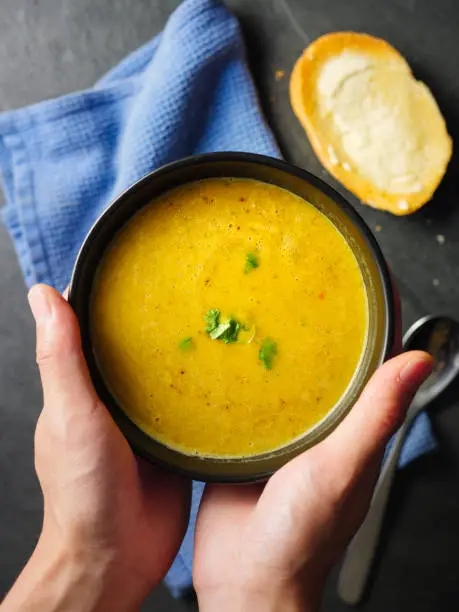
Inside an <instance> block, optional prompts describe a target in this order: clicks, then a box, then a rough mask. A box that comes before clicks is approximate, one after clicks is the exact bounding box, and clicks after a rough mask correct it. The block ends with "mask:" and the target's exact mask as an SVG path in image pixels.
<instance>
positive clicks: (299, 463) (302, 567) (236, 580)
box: [193, 351, 432, 612]
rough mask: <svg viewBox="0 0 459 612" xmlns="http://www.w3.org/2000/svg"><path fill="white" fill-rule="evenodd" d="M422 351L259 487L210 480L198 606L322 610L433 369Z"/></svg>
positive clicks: (402, 359) (396, 364)
mask: <svg viewBox="0 0 459 612" xmlns="http://www.w3.org/2000/svg"><path fill="white" fill-rule="evenodd" d="M431 369H432V360H431V358H430V357H429V356H428V355H427V354H426V353H421V352H418V351H416V352H411V353H405V354H402V355H399V356H398V357H395V358H393V359H392V360H390V361H388V362H387V363H386V364H384V365H383V366H382V367H381V368H380V369H379V370H378V371H377V372H376V373H375V375H374V376H373V378H372V379H371V381H370V382H369V384H368V385H367V387H366V389H365V391H364V392H363V394H362V395H361V397H360V399H359V401H358V402H357V403H356V405H355V406H354V408H353V409H352V411H351V412H350V413H349V415H348V416H347V417H346V418H345V419H344V421H343V422H342V423H341V424H340V426H339V427H338V428H337V429H336V430H335V431H334V432H333V433H332V434H331V435H330V436H329V437H328V438H326V439H325V440H324V441H323V442H321V443H320V444H318V445H317V446H315V447H313V448H312V449H310V450H308V451H306V452H305V453H303V454H302V455H300V456H298V457H296V458H295V459H294V460H293V461H291V462H290V463H288V464H287V465H285V466H284V467H283V468H282V469H281V470H279V471H278V472H277V473H276V474H275V475H274V476H272V477H271V479H270V480H269V481H268V483H267V484H266V486H264V487H263V485H250V486H241V485H239V486H238V485H210V486H208V487H207V488H206V491H205V495H204V498H203V501H202V503H201V508H200V511H199V516H198V521H197V525H196V541H195V559H194V569H193V571H194V584H195V589H196V592H197V594H198V599H199V603H200V610H201V612H206V611H207V610H211V611H213V610H219V612H225V611H226V610H227V609H228V610H235V609H237V610H238V612H244V611H245V610H250V612H258V610H263V612H270V611H273V612H274V611H277V610H282V612H290V611H294V610H302V611H305V610H307V611H308V612H310V611H313V610H317V609H318V608H319V606H320V600H321V596H322V590H323V584H324V581H325V578H326V576H327V573H328V572H329V570H330V568H331V566H332V565H333V564H334V563H335V562H336V561H337V559H338V558H339V556H340V555H341V553H342V552H343V551H344V549H345V547H346V545H347V544H348V542H349V541H350V539H351V537H352V536H353V534H354V533H355V531H356V530H357V528H358V526H359V525H360V523H361V522H362V520H363V519H364V517H365V515H366V512H367V510H368V507H369V502H370V499H371V494H372V490H373V487H374V484H375V482H376V479H377V475H378V471H379V467H380V464H381V459H382V456H383V452H384V448H385V445H386V444H387V442H388V440H389V438H390V437H391V435H392V434H393V433H394V431H395V430H396V429H397V427H398V426H399V425H400V424H401V421H402V420H403V418H404V416H405V413H406V410H407V408H408V406H409V404H410V402H411V399H412V397H413V395H414V393H415V392H416V391H417V389H418V387H419V386H420V384H421V383H422V382H423V381H424V379H425V378H426V377H427V376H428V375H429V373H430V372H431Z"/></svg>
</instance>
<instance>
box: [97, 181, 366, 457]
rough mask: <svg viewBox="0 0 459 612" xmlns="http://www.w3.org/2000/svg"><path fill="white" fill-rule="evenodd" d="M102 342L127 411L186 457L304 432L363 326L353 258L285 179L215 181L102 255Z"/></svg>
mask: <svg viewBox="0 0 459 612" xmlns="http://www.w3.org/2000/svg"><path fill="white" fill-rule="evenodd" d="M91 310H92V312H91V319H92V341H93V347H94V352H95V355H96V358H97V361H98V363H99V367H100V369H101V371H102V373H103V376H104V378H105V381H106V383H107V385H108V387H109V388H110V390H111V392H112V393H113V394H114V396H115V397H116V399H117V401H118V402H119V403H120V405H121V406H122V408H123V410H124V411H125V412H126V414H127V415H128V416H129V417H130V418H131V420H132V421H134V422H135V423H136V424H137V425H139V426H140V427H141V428H142V429H143V430H144V431H145V432H147V433H148V434H149V435H150V436H152V437H153V438H155V439H157V440H159V441H161V442H163V443H165V444H166V445H168V446H170V447H172V448H175V449H179V450H181V451H182V452H185V453H188V454H195V453H197V454H200V455H207V456H219V457H225V456H226V457H228V456H250V455H254V454H258V453H260V452H264V451H269V450H273V449H275V448H277V447H279V446H282V445H284V444H285V443H286V442H288V441H291V440H292V439H294V438H297V437H298V436H300V435H301V434H303V433H304V432H306V431H307V430H308V429H310V428H311V427H312V426H313V425H315V424H316V423H317V422H318V421H320V420H321V419H322V418H323V417H324V416H325V415H326V414H327V413H328V412H329V411H330V409H331V408H332V407H333V406H334V405H335V403H336V402H337V401H338V399H339V398H340V396H341V395H342V393H343V392H344V390H345V389H346V387H347V386H348V384H349V382H350V380H351V378H352V376H353V374H354V371H355V369H356V367H357V364H358V362H359V359H360V357H361V354H362V350H363V346H364V342H365V337H366V332H367V298H366V294H365V290H364V286H363V280H362V276H361V273H360V270H359V268H358V264H357V261H356V259H355V257H354V255H353V254H352V252H351V250H350V248H349V247H348V246H347V244H346V242H345V240H344V238H343V237H342V235H341V234H340V233H339V232H338V231H337V230H336V229H335V227H334V226H333V225H332V223H331V222H330V221H329V220H328V219H327V218H326V217H325V216H324V215H322V214H321V213H320V212H319V211H318V210H317V209H316V208H314V207H313V206H312V205H311V204H309V203H308V202H305V201H304V200H302V199H301V198H299V197H297V196H295V195H293V194H291V193H290V192H288V191H285V190H283V189H281V188H279V187H275V186H272V185H268V184H265V183H262V182H258V181H253V180H248V179H222V178H219V179H207V180H203V181H199V182H195V183H191V184H187V185H185V186H181V187H179V188H177V189H175V190H172V191H170V192H168V193H167V194H165V195H164V196H162V197H160V198H159V199H157V200H155V201H154V202H152V203H151V204H149V205H148V206H146V207H145V208H144V209H143V210H141V211H140V212H139V213H137V215H136V216H134V217H133V218H132V219H131V220H130V221H129V222H128V223H127V224H126V225H125V226H124V227H123V228H122V229H121V230H120V232H119V233H118V234H117V235H116V236H115V238H114V240H113V241H112V243H111V245H110V246H109V248H108V250H107V251H106V253H105V255H104V256H103V258H102V261H101V264H100V269H99V270H98V274H97V276H96V281H95V284H94V289H93V295H92V306H91Z"/></svg>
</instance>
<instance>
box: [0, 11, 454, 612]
mask: <svg viewBox="0 0 459 612" xmlns="http://www.w3.org/2000/svg"><path fill="white" fill-rule="evenodd" d="M177 4H178V1H177V0H97V1H96V0H1V3H0V57H1V61H0V110H8V109H11V108H15V107H19V106H22V105H25V104H30V103H33V102H38V101H40V100H42V99H44V98H46V97H52V96H56V95H60V94H63V93H67V92H70V91H74V90H75V89H80V88H84V87H87V86H89V85H91V84H92V83H93V82H94V81H95V80H96V79H97V78H98V77H99V76H100V75H101V74H103V73H104V71H106V70H107V69H108V68H110V67H111V66H112V65H113V64H114V63H116V62H117V61H118V60H120V59H121V58H122V57H123V56H124V55H125V54H126V53H127V52H129V51H131V50H133V49H135V48H136V47H137V46H139V45H140V44H142V43H143V42H145V41H147V40H148V39H149V38H150V37H151V36H153V35H154V34H155V33H156V32H157V31H159V30H160V29H161V28H162V26H163V24H164V22H165V20H166V19H167V16H168V14H169V13H170V11H171V10H172V9H173V8H174V7H175V6H177ZM227 4H228V6H229V7H230V8H231V9H232V10H234V12H235V13H236V14H237V15H238V16H239V17H240V18H241V22H242V25H243V29H244V33H245V36H246V41H247V44H248V55H249V60H250V63H251V66H252V68H253V71H254V75H255V78H256V81H257V85H258V86H259V89H260V93H261V101H262V106H263V108H264V110H265V112H266V114H267V117H268V119H269V121H270V123H271V125H272V127H273V128H274V130H275V133H276V135H277V137H278V139H279V142H280V144H281V146H282V148H283V151H284V153H285V155H286V157H287V158H288V159H290V160H291V161H294V162H295V163H297V164H298V165H300V166H303V167H305V168H307V169H309V170H311V171H313V172H315V173H316V174H319V175H321V176H323V177H324V178H325V179H326V180H328V181H329V182H330V183H332V184H335V183H334V181H333V180H332V179H331V178H330V177H329V176H328V175H327V174H326V173H325V171H324V170H323V169H322V168H321V166H320V165H319V163H318V162H317V160H316V159H315V157H314V155H313V153H312V150H311V147H310V145H309V143H308V141H307V139H306V137H305V135H304V133H303V131H302V130H301V129H300V127H299V125H298V123H297V122H296V120H295V118H294V116H293V113H292V111H291V109H290V105H289V100H288V74H289V72H290V70H291V67H292V65H293V63H294V61H295V59H296V58H297V56H298V55H299V54H300V52H301V51H302V49H303V47H304V46H305V44H307V42H309V41H310V40H312V39H314V38H315V37H317V36H319V35H320V34H323V33H325V32H328V31H333V30H344V29H351V30H358V31H366V32H370V33H372V34H375V35H379V36H382V37H384V38H386V39H387V40H389V41H390V42H391V43H393V44H394V45H395V46H396V47H398V48H399V50H400V51H402V53H404V54H405V55H406V57H407V58H408V60H409V61H410V63H411V65H412V67H413V69H414V72H415V74H416V75H417V76H418V77H419V78H421V79H422V80H425V81H426V82H427V83H428V84H429V86H430V87H431V88H432V90H433V92H434V94H435V95H436V97H437V99H438V101H439V103H440V106H441V108H442V110H443V112H444V114H445V116H446V119H447V122H448V126H449V130H450V133H451V134H452V136H453V139H454V140H455V141H456V142H459V73H458V66H459V44H458V35H457V22H458V19H459V5H458V4H457V3H456V2H455V0H437V1H436V2H432V1H431V0H389V1H387V2H382V1H380V0H349V1H348V2H343V1H342V0H321V2H317V1H316V0H251V1H248V0H228V2H227ZM277 69H282V70H285V73H286V76H285V78H284V79H282V80H280V81H276V80H275V71H276V70H277ZM457 174H458V158H457V156H455V157H454V159H453V161H452V163H451V165H450V169H449V171H448V174H447V177H446V179H445V180H444V182H443V184H442V185H441V187H440V189H439V190H438V192H437V194H436V196H435V198H434V200H433V202H432V203H431V204H429V205H428V206H426V207H425V209H424V210H422V211H421V212H420V213H418V214H416V215H415V216H413V217H411V218H408V219H398V218H394V217H391V216H389V215H387V214H383V213H379V212H377V211H372V210H370V209H365V208H363V207H362V206H360V205H359V204H358V203H356V202H355V200H354V199H352V201H353V202H354V203H355V204H356V206H357V207H358V210H359V212H361V213H362V214H363V216H364V217H365V219H366V220H367V222H368V223H369V224H370V226H371V227H373V228H375V227H376V226H378V228H379V231H378V232H377V237H378V239H379V241H380V243H381V245H382V247H383V250H384V252H385V254H386V256H387V258H388V260H389V262H390V264H391V267H392V270H393V273H394V275H395V277H396V279H397V281H398V284H399V287H400V291H401V295H402V301H403V310H404V324H405V327H406V326H407V325H408V324H410V323H411V322H412V321H414V319H415V318H417V317H419V316H421V315H423V314H426V313H428V312H444V313H449V314H451V315H453V316H454V315H456V316H458V313H457V306H458V298H459V283H458V281H459V274H458V269H457V263H458V261H459V205H458V189H459V182H458V181H457ZM335 186H336V184H335ZM339 188H340V187H339ZM340 190H341V191H343V189H342V188H340ZM438 235H442V236H444V237H445V244H443V245H441V244H439V243H438V241H437V236H438ZM0 262H1V263H0V598H1V596H2V594H4V593H5V592H6V590H7V589H8V588H9V586H10V585H11V583H12V581H13V580H14V577H15V576H16V575H17V573H18V572H19V570H20V568H21V566H22V564H23V563H24V562H25V560H26V559H27V556H28V555H29V554H30V552H31V550H32V548H33V545H34V542H35V540H36V538H37V535H38V532H39V529H40V522H41V495H40V491H39V487H38V484H37V482H36V479H35V475H34V470H33V456H32V449H33V430H34V424H35V420H36V417H37V415H38V412H39V410H40V404H41V391H40V385H39V381H38V377H37V373H36V369H35V365H34V356H33V352H34V351H33V344H34V339H33V325H32V321H31V317H30V316H29V313H28V310H27V307H26V301H25V289H24V286H23V283H22V278H21V274H20V271H19V268H18V265H17V263H16V259H15V255H14V252H13V249H12V247H11V245H10V242H9V239H8V237H7V235H6V233H5V231H4V230H3V229H0ZM434 279H436V280H435V282H434ZM458 390H459V389H458V388H456V389H453V390H452V391H451V393H449V394H448V395H446V396H445V397H444V398H442V400H441V401H440V402H438V404H437V405H436V406H435V407H434V409H433V410H432V418H433V422H434V426H435V430H436V432H437V435H438V438H439V441H440V450H439V452H438V453H437V454H436V455H435V456H432V457H426V458H423V459H421V460H419V461H417V462H415V463H414V464H413V465H411V466H410V467H408V468H407V469H405V470H404V471H403V472H402V473H401V474H399V476H398V479H397V482H396V486H395V489H394V494H393V498H392V500H391V505H390V512H389V516H388V520H387V524H386V529H385V531H384V537H383V544H382V547H381V551H380V555H379V560H378V563H377V566H376V568H375V572H374V579H373V585H372V587H373V588H372V591H371V595H370V597H369V598H368V601H367V602H366V603H365V604H364V605H363V606H362V608H361V609H362V610H365V611H369V612H383V611H384V612H387V610H390V611H391V612H402V611H405V610H416V611H417V612H447V611H449V610H454V609H457V608H458V606H459V580H458V574H459V526H458V522H457V516H458V515H459V486H458V481H459V478H458V475H459V411H458V409H459V402H458V400H457V397H458ZM337 469H338V468H337ZM187 607H188V606H187V605H185V604H182V603H175V602H173V601H172V600H171V599H170V598H169V596H168V595H167V593H166V592H165V590H164V589H158V591H157V592H156V593H154V594H153V595H152V597H151V599H150V600H149V602H148V603H147V604H146V606H145V610H147V609H148V610H150V609H151V610H153V609H155V610H170V611H174V610H177V611H179V610H185V609H187ZM324 609H325V610H327V611H334V612H339V611H341V610H345V609H346V607H345V606H344V605H343V604H341V603H340V602H339V601H338V599H337V596H336V594H335V576H333V577H332V578H331V579H330V582H329V585H328V589H327V593H326V597H325V603H324Z"/></svg>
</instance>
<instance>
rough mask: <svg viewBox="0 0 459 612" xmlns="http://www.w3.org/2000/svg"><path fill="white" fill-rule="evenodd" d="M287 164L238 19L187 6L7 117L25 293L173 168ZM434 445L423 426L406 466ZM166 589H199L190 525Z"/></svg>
mask: <svg viewBox="0 0 459 612" xmlns="http://www.w3.org/2000/svg"><path fill="white" fill-rule="evenodd" d="M227 150H232V151H250V152H255V153H264V154H266V155H271V156H274V157H279V155H280V153H279V149H278V147H277V145H276V142H275V140H274V138H273V136H272V134H271V132H270V130H269V128H268V126H267V125H266V123H265V121H264V119H263V117H262V114H261V112H260V108H259V104H258V100H257V95H256V91H255V88H254V85H253V82H252V79H251V76H250V73H249V70H248V68H247V64H246V61H245V52H244V45H243V41H242V36H241V31H240V28H239V25H238V22H237V21H236V19H235V18H234V17H232V16H231V15H230V13H228V11H227V10H226V9H225V7H224V6H223V5H222V4H221V3H220V2H218V1H217V0H186V1H185V2H183V4H181V5H180V6H179V8H178V9H177V10H176V11H175V13H173V15H172V16H171V17H170V19H169V21H168V23H167V25H166V28H165V29H164V31H163V33H162V34H160V35H159V36H157V37H156V38H154V39H153V40H152V41H151V42H149V43H148V44H146V45H145V46H143V47H142V48H141V49H139V50H138V51H136V52H134V53H133V54H131V55H129V56H128V57H127V58H126V59H125V60H124V61H123V62H121V64H119V65H118V66H117V67H116V68H115V69H113V70H112V71H110V72H109V73H108V74H107V75H106V76H105V77H104V78H103V79H101V80H100V81H99V82H98V83H96V85H95V86H94V87H92V88H91V89H88V90H86V91H81V92H78V93H76V94H72V95H68V96H64V97H62V98H59V99H56V100H50V101H46V102H43V103H41V104H37V105H34V106H31V107H29V108H25V109H22V110H17V111H12V112H8V113H4V114H3V115H0V168H1V172H2V178H3V187H4V193H5V199H6V206H5V207H4V208H3V211H2V212H3V220H4V222H5V224H6V227H7V228H8V230H9V232H10V235H11V237H12V239H13V242H14V245H15V247H16V251H17V254H18V257H19V261H20V263H21V266H22V270H23V273H24V276H25V279H26V283H27V285H28V286H30V285H33V284H34V283H37V282H43V283H48V284H50V285H53V286H54V287H56V288H57V289H58V290H60V291H62V290H63V289H64V288H65V287H66V285H67V283H68V281H69V278H70V273H71V270H72V266H73V263H74V261H75V256H76V253H77V251H78V248H79V246H80V245H81V242H82V241H83V238H84V236H85V234H86V232H87V231H88V229H89V228H90V227H91V225H92V223H93V222H94V221H95V219H96V218H97V217H98V216H99V215H100V213H101V212H102V211H103V210H104V209H105V207H106V206H107V204H108V203H109V202H110V201H111V200H112V199H113V198H114V197H115V196H116V195H117V194H119V193H120V192H121V191H122V190H124V189H126V188H127V187H128V186H129V185H131V184H132V183H133V182H135V181H137V180H138V179H139V178H141V177H142V176H144V175H145V174H146V173H148V172H150V171H151V170H153V169H154V168H158V167H159V166H162V165H163V164H166V163H167V162H170V161H173V160H176V159H178V158H181V157H186V156H188V155H193V154H196V153H204V152H212V151H227ZM432 444H433V437H432V433H431V430H430V424H429V420H428V418H427V417H426V416H425V415H424V416H422V420H419V421H418V422H417V424H416V427H415V429H414V430H413V432H412V435H411V436H410V439H409V443H408V444H407V446H406V447H405V450H406V452H405V453H404V456H403V461H404V463H406V462H407V460H409V459H412V458H414V457H416V456H417V455H419V454H421V453H423V452H425V451H427V450H429V449H430V448H431V447H432ZM202 486H203V485H202V484H200V483H195V484H194V489H193V504H192V512H191V521H190V527H189V529H188V532H187V534H186V536H185V540H184V542H183V545H182V547H181V549H180V552H179V555H178V557H177V559H176V561H175V562H174V565H173V566H172V568H171V570H170V572H169V574H168V576H167V578H166V582H167V584H168V586H169V588H170V589H171V591H172V592H173V594H174V595H180V594H182V593H183V592H184V591H185V590H186V589H189V588H190V587H191V564H192V558H193V525H194V521H195V518H196V512H197V508H198V506H199V501H200V497H201V493H202Z"/></svg>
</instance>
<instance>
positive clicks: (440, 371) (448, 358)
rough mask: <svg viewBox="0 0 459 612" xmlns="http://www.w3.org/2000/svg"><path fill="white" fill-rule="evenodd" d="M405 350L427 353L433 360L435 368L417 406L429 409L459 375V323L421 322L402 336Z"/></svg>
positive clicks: (434, 319)
mask: <svg viewBox="0 0 459 612" xmlns="http://www.w3.org/2000/svg"><path fill="white" fill-rule="evenodd" d="M403 349H404V350H405V351H413V350H418V351H426V352H427V353H429V354H430V355H432V357H433V358H434V369H433V371H432V374H431V375H430V376H429V378H428V379H427V380H426V381H425V382H424V383H423V384H422V385H421V387H420V388H419V390H418V392H417V394H416V403H417V404H423V405H424V406H426V405H427V404H428V403H430V402H432V401H433V400H434V399H435V398H436V397H438V396H439V395H440V394H441V393H442V392H443V391H444V390H445V389H446V387H448V386H449V385H450V384H451V382H452V381H453V380H454V379H455V378H456V376H457V375H458V374H459V323H458V322H457V321H455V320H454V319H451V318H449V317H444V316H435V315H428V316H426V317H423V318H422V319H419V320H418V321H416V322H415V323H413V325H412V326H411V327H410V328H409V330H408V331H407V332H406V334H405V336H404V337H403Z"/></svg>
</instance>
